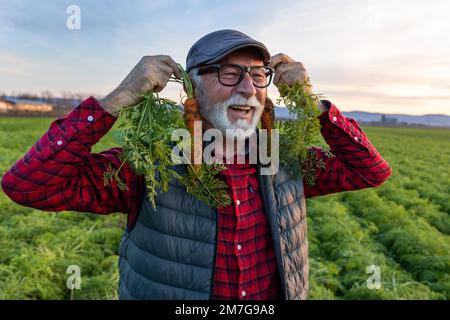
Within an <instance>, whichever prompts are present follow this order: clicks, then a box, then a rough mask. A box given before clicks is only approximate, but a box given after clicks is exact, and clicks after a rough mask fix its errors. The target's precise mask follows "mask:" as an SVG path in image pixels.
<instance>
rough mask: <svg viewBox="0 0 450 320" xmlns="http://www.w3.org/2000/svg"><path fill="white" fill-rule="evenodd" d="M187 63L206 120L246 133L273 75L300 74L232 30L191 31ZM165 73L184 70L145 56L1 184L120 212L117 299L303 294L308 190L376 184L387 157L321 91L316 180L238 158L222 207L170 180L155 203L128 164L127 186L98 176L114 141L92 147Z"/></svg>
mask: <svg viewBox="0 0 450 320" xmlns="http://www.w3.org/2000/svg"><path fill="white" fill-rule="evenodd" d="M186 67H187V69H188V71H189V74H190V76H191V78H192V80H193V82H194V85H195V93H196V96H197V98H198V101H199V105H200V113H201V115H202V117H203V119H204V121H205V127H213V128H217V129H219V130H221V131H222V132H224V133H225V132H226V130H227V129H229V130H231V131H232V132H234V133H235V135H236V136H237V137H238V138H239V137H240V138H242V137H248V136H249V135H250V134H251V133H253V132H255V127H256V125H257V124H258V121H259V120H260V117H261V114H262V112H263V107H264V103H265V101H266V98H267V86H268V85H269V84H270V81H271V78H272V76H274V84H275V85H277V86H278V85H279V84H281V83H292V82H294V81H304V80H306V79H307V78H308V75H307V72H306V70H305V68H304V67H303V65H302V64H301V63H300V62H296V61H294V60H292V59H291V58H290V57H288V56H287V55H284V54H278V55H276V56H274V57H271V56H270V54H269V51H268V50H267V48H266V46H265V45H264V44H262V43H261V42H259V41H256V40H254V39H252V38H251V37H249V36H247V35H245V34H243V33H241V32H238V31H235V30H219V31H216V32H212V33H210V34H207V35H206V36H204V37H203V38H201V39H200V40H198V41H197V42H196V43H195V44H194V45H193V46H192V48H191V49H190V51H189V53H188V55H187V59H186ZM274 68H275V69H274ZM273 70H275V74H273ZM262 74H264V75H265V78H264V77H263V78H261V75H262ZM171 75H175V76H176V77H180V76H181V75H180V72H179V69H178V68H177V65H176V63H175V62H174V61H173V60H172V58H170V57H169V56H149V57H143V58H142V59H141V60H140V62H139V63H138V64H137V65H136V67H135V68H134V69H133V70H132V71H131V72H130V73H129V74H128V75H127V77H126V78H125V79H124V80H123V81H122V83H121V84H120V85H119V86H118V87H117V88H116V89H115V90H113V91H112V92H111V93H110V94H109V95H107V96H106V97H105V98H104V99H102V100H101V101H97V100H96V99H95V98H93V97H90V98H88V99H87V100H85V101H83V102H82V103H81V104H80V105H79V106H78V107H77V108H75V109H74V110H73V111H72V112H70V113H69V114H68V115H67V116H65V117H61V118H59V119H57V120H56V121H54V122H53V123H52V124H51V126H50V128H49V130H48V132H47V133H45V134H44V136H42V137H41V138H40V139H39V140H38V141H37V143H36V144H35V145H34V146H33V147H32V148H31V149H30V150H29V151H28V152H27V153H26V154H25V156H24V157H23V158H22V159H20V160H19V161H18V162H17V163H16V164H14V166H13V167H12V168H11V169H10V170H9V171H8V172H7V173H6V174H5V175H4V177H3V179H2V187H3V190H4V191H5V193H6V194H7V195H8V196H9V197H10V198H11V199H13V200H14V201H16V202H17V203H19V204H22V205H24V206H28V207H33V208H37V209H41V210H45V211H63V210H73V211H81V212H92V213H97V214H108V213H112V212H118V211H120V212H123V213H126V214H128V223H127V228H126V230H125V232H124V234H123V237H122V241H121V244H120V248H119V269H120V284H119V297H120V298H121V299H235V300H238V299H262V300H269V299H288V300H292V299H306V298H307V292H308V271H309V265H308V242H307V236H306V234H307V225H306V205H305V198H308V197H314V196H319V195H325V194H330V193H335V192H340V191H348V190H357V189H363V188H369V187H376V186H379V185H380V184H382V183H383V182H384V181H385V180H386V179H387V178H388V177H389V176H390V174H391V169H390V167H389V165H388V163H387V162H386V161H385V160H384V159H383V158H382V156H381V155H380V154H379V153H378V152H377V150H376V149H375V147H374V146H373V145H372V144H371V143H370V141H369V140H368V138H367V136H366V135H365V134H364V132H363V131H362V130H361V129H360V127H359V126H358V124H357V123H356V122H355V121H354V120H352V119H347V118H346V117H344V116H343V115H342V113H341V112H340V111H339V110H338V108H337V107H336V106H334V105H333V104H332V103H331V102H330V101H327V100H322V101H321V102H320V103H319V107H320V108H321V111H322V114H321V115H320V122H321V125H322V129H321V133H322V135H323V137H324V139H325V140H326V142H327V143H328V144H329V146H330V148H331V152H332V153H333V154H334V155H335V156H330V155H329V153H327V152H324V151H323V150H322V149H320V148H311V150H312V151H313V152H315V153H317V155H318V157H319V158H321V159H323V161H324V162H325V168H323V169H320V171H318V172H317V173H316V177H315V184H314V185H313V186H309V185H307V184H306V183H304V181H303V180H304V179H302V178H298V179H294V178H292V177H291V176H290V175H289V174H288V172H287V171H286V170H284V169H283V168H280V169H279V171H278V172H277V173H276V174H274V175H262V174H260V169H261V165H260V164H259V163H257V164H250V163H248V161H247V162H245V163H244V164H229V165H227V169H226V170H224V171H222V172H221V173H220V178H221V179H224V181H225V182H226V183H227V185H228V193H229V195H230V197H231V200H232V201H231V204H230V205H228V206H227V207H225V208H219V209H214V208H211V207H208V206H207V205H206V204H205V203H203V202H201V201H200V200H197V199H196V198H194V197H193V196H192V195H190V194H189V193H187V192H186V190H185V189H184V188H183V187H182V186H181V185H180V184H178V183H177V182H176V181H174V182H173V183H172V184H171V185H170V188H169V191H168V192H165V193H158V195H157V197H156V208H155V209H154V208H152V206H151V205H150V204H149V202H148V200H147V197H145V196H144V194H145V187H144V181H143V178H142V177H141V176H137V175H136V174H135V173H134V172H133V171H132V170H131V168H130V167H129V166H128V165H125V166H124V167H123V168H122V170H121V171H120V174H121V178H122V179H123V180H124V181H125V182H126V184H127V187H128V189H127V190H126V191H121V190H119V188H118V187H117V185H116V184H115V183H112V184H111V185H104V182H103V173H104V172H105V170H106V168H107V166H108V164H110V163H112V164H113V166H114V167H116V168H118V167H119V166H120V163H121V160H120V159H119V157H118V155H119V153H120V152H121V149H120V148H112V149H109V150H106V151H104V152H101V153H91V147H92V146H93V145H94V144H95V143H96V142H97V141H98V140H99V139H100V138H101V137H103V136H104V135H105V134H106V133H107V132H108V131H109V130H110V128H111V127H112V126H113V124H114V122H115V121H116V115H117V112H118V111H119V109H120V108H121V107H127V106H131V105H133V104H135V103H137V102H138V101H139V99H140V96H141V94H142V93H144V92H147V91H150V90H156V91H160V90H162V89H163V88H164V87H165V86H166V84H167V82H168V80H169V78H170V77H171ZM282 152H289V150H282ZM224 157H226V156H225V155H224ZM182 166H183V165H182ZM330 210H333V208H330Z"/></svg>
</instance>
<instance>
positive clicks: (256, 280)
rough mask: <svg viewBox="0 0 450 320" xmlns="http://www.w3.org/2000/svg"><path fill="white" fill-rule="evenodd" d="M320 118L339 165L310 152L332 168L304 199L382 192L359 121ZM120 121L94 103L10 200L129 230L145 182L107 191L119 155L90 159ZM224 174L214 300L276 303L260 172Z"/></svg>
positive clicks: (30, 165) (63, 131) (25, 168)
mask: <svg viewBox="0 0 450 320" xmlns="http://www.w3.org/2000/svg"><path fill="white" fill-rule="evenodd" d="M324 103H325V105H326V107H327V109H328V111H326V112H324V113H323V114H322V115H321V116H320V122H321V124H322V131H321V132H322V135H323V137H324V138H325V141H326V142H327V143H328V144H329V146H330V148H331V152H332V153H333V154H335V155H336V156H335V157H331V158H329V157H327V155H326V153H325V152H323V151H322V150H321V149H320V148H312V150H313V151H314V152H316V153H317V154H318V156H319V157H320V158H322V159H323V160H324V162H325V164H326V168H325V169H322V170H320V171H318V173H317V176H316V180H315V185H314V186H309V185H308V184H306V183H304V186H305V188H304V190H305V196H306V197H314V196H319V195H325V194H330V193H335V192H340V191H348V190H357V189H363V188H368V187H376V186H379V185H380V184H382V183H383V182H384V181H385V180H386V179H387V178H388V177H389V176H390V175H391V168H390V167H389V165H388V163H387V162H386V161H385V160H384V159H383V158H382V157H381V155H380V154H379V153H378V152H377V150H376V149H375V147H374V146H373V145H372V144H371V143H370V141H369V139H368V138H367V136H366V135H365V134H364V132H363V131H362V130H361V129H360V128H359V126H358V124H357V123H356V121H354V120H353V119H347V118H345V117H344V116H343V115H342V114H341V112H340V111H339V110H338V109H337V108H336V107H335V106H334V105H333V104H331V103H330V102H328V101H324ZM115 121H116V118H115V117H114V116H113V115H111V114H110V113H108V112H107V111H105V110H104V109H103V108H102V107H101V106H100V105H99V103H98V102H97V100H95V99H94V98H92V97H91V98H89V99H86V100H85V101H84V102H83V103H81V104H80V106H78V107H77V108H75V109H74V110H73V111H72V112H70V113H69V114H68V115H67V116H66V117H61V118H58V119H57V120H55V121H54V122H53V123H52V124H51V125H50V128H49V130H48V131H47V132H46V133H45V134H44V135H43V136H42V137H41V138H40V139H39V140H38V141H37V142H36V143H35V144H34V145H33V146H32V148H31V149H30V150H29V151H28V152H27V153H26V154H25V155H24V157H23V158H21V159H20V160H18V161H17V162H16V163H15V164H14V165H13V166H12V167H11V169H10V170H9V171H8V172H6V173H5V174H4V176H3V178H2V188H3V190H4V192H5V193H6V194H7V195H8V196H9V197H10V198H11V199H12V200H14V201H15V202H17V203H19V204H21V205H24V206H28V207H32V208H36V209H40V210H45V211H63V210H72V211H80V212H93V213H98V214H108V213H112V212H123V213H127V214H128V228H129V229H131V228H132V227H133V226H134V224H135V222H136V220H137V216H138V213H139V209H140V206H141V203H142V200H143V192H144V182H143V179H142V177H140V176H137V175H136V174H134V172H133V171H132V170H131V168H130V167H129V166H128V165H124V166H123V168H122V170H121V171H120V176H121V178H122V179H123V180H124V181H125V182H126V184H127V186H128V191H126V192H124V191H120V190H119V188H118V187H117V185H116V184H115V183H112V184H111V185H109V186H105V185H104V182H103V173H104V172H105V170H106V169H107V166H108V164H109V163H112V164H113V167H115V168H118V167H119V166H120V164H121V161H120V159H119V157H118V155H119V153H120V152H121V148H112V149H109V150H106V151H104V152H101V153H91V148H92V146H93V145H94V144H95V143H97V142H98V140H99V139H100V138H101V137H103V136H104V135H105V134H106V133H107V132H108V131H109V130H110V129H111V127H112V126H113V124H114V122H115ZM228 166H229V169H228V170H226V171H225V172H222V173H221V176H222V178H223V179H225V181H226V182H227V184H228V186H229V194H230V195H231V196H232V200H233V203H232V204H231V205H230V206H228V207H226V208H224V209H221V210H219V221H218V222H219V230H218V243H217V259H216V268H215V273H214V286H213V298H215V299H275V298H276V297H277V294H279V293H280V291H279V288H280V283H279V277H278V270H277V264H276V261H275V254H274V250H273V246H272V239H271V236H270V231H269V229H268V225H267V220H266V216H265V214H264V210H263V207H262V201H261V196H260V194H259V192H258V191H259V188H258V180H257V177H256V169H255V167H254V166H251V165H233V166H230V165H228Z"/></svg>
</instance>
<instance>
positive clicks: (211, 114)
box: [197, 90, 264, 140]
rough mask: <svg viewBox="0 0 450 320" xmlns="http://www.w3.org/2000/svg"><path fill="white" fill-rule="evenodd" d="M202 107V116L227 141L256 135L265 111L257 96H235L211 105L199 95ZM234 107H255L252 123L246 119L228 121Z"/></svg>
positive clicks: (202, 95)
mask: <svg viewBox="0 0 450 320" xmlns="http://www.w3.org/2000/svg"><path fill="white" fill-rule="evenodd" d="M199 91H201V90H199ZM197 99H198V102H199V105H200V114H201V115H202V116H203V117H204V118H205V119H206V120H208V121H209V122H210V123H211V124H212V125H213V127H214V128H216V129H218V130H220V131H221V132H222V134H223V135H224V136H225V137H226V138H227V139H233V140H234V139H237V140H244V139H246V138H248V137H250V136H251V135H253V134H254V133H255V130H256V126H257V125H258V122H259V120H260V118H261V115H262V113H263V111H264V105H263V104H261V103H260V102H259V101H258V99H256V97H255V96H252V97H250V98H248V99H246V98H244V97H242V96H240V95H234V96H232V97H230V98H228V99H227V100H225V101H222V102H218V103H215V104H213V105H212V106H210V105H209V103H208V101H207V99H206V97H205V95H204V94H203V93H200V94H197ZM232 105H248V106H252V107H254V112H253V117H252V120H251V122H250V123H248V122H247V120H244V119H238V120H237V121H236V122H235V123H231V121H230V120H229V119H228V115H227V110H228V107H229V106H232Z"/></svg>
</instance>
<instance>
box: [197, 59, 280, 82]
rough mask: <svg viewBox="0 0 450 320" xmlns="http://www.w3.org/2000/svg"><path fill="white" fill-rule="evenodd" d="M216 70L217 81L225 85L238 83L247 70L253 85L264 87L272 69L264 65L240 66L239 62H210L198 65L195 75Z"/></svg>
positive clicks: (269, 78) (268, 80) (270, 77)
mask: <svg viewBox="0 0 450 320" xmlns="http://www.w3.org/2000/svg"><path fill="white" fill-rule="evenodd" d="M211 72H217V77H218V78H219V82H220V83H221V84H222V85H224V86H227V87H233V86H236V85H238V84H239V83H240V82H241V81H242V79H244V75H245V72H248V73H249V75H250V77H251V78H252V80H253V85H254V86H255V87H258V88H265V87H267V86H268V85H269V84H270V81H272V76H273V73H274V69H273V68H270V67H266V66H242V65H239V64H211V65H207V66H203V67H199V70H198V71H197V75H201V74H205V73H211Z"/></svg>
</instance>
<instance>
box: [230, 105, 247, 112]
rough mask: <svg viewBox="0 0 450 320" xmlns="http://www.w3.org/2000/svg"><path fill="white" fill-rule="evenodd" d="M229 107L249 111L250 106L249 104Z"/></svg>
mask: <svg viewBox="0 0 450 320" xmlns="http://www.w3.org/2000/svg"><path fill="white" fill-rule="evenodd" d="M230 108H231V109H234V110H244V111H249V110H250V109H251V108H252V107H250V106H230Z"/></svg>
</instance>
